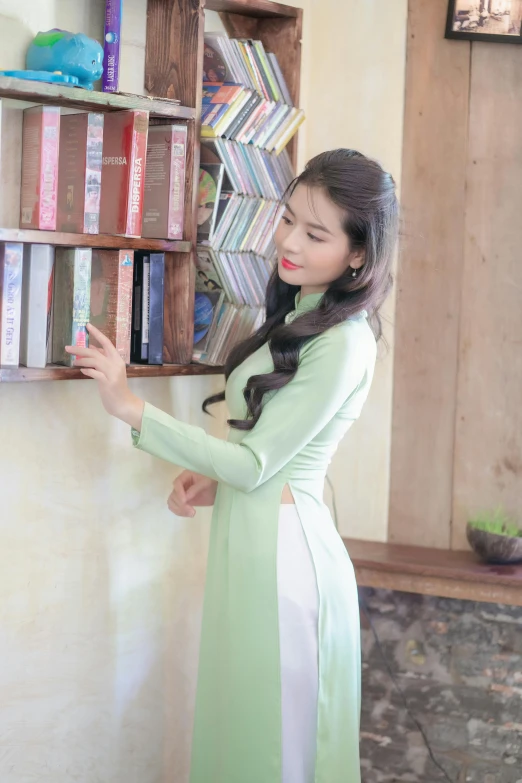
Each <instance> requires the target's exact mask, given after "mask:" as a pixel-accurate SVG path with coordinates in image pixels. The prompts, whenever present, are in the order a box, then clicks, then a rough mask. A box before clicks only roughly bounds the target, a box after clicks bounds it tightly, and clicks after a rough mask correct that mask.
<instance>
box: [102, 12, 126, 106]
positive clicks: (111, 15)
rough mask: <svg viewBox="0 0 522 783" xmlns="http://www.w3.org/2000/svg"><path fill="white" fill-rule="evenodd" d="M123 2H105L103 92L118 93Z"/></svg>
mask: <svg viewBox="0 0 522 783" xmlns="http://www.w3.org/2000/svg"><path fill="white" fill-rule="evenodd" d="M122 5H123V0H106V2H105V28H104V32H103V76H102V90H103V92H118V84H119V75H120V35H121V14H122Z"/></svg>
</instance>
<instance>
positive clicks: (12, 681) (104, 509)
mask: <svg viewBox="0 0 522 783" xmlns="http://www.w3.org/2000/svg"><path fill="white" fill-rule="evenodd" d="M405 2H406V0H401V1H400V3H394V6H395V8H394V13H393V14H392V13H391V12H390V10H389V9H388V5H389V3H386V2H385V0H379V2H378V3H372V4H369V5H368V7H365V8H361V7H360V6H361V5H362V4H360V3H358V2H355V0H351V1H350V2H347V1H346V0H336V1H335V2H334V0H322V1H321V2H319V0H307V2H306V3H305V4H303V3H296V5H301V6H302V5H304V7H305V11H306V12H307V13H306V16H305V30H304V40H303V57H304V60H303V87H302V105H303V106H304V108H305V110H306V111H307V115H308V121H307V123H306V125H305V126H304V129H303V132H302V133H301V137H300V145H299V149H300V156H301V161H304V160H305V159H306V158H308V157H310V156H311V155H312V154H315V153H316V152H318V151H320V150H322V149H326V148H328V147H333V146H335V145H343V146H353V147H357V148H359V149H362V150H363V151H364V152H367V153H369V154H372V155H374V156H376V157H378V158H379V159H380V160H381V161H382V162H383V164H384V165H385V166H387V167H388V168H390V169H391V170H392V171H393V173H394V174H395V175H396V176H398V173H399V169H400V147H401V122H402V90H403V71H404V46H403V44H404V25H405V15H406V11H405ZM103 5H104V4H103V2H102V1H101V0H83V3H82V2H80V0H40V1H39V2H38V3H35V2H33V1H32V0H2V1H1V2H0V42H1V44H2V51H3V56H2V64H3V66H4V67H22V66H23V52H24V51H25V46H26V44H27V42H28V41H29V40H30V38H31V36H32V35H33V34H34V33H35V32H36V31H37V30H39V29H40V30H45V29H49V28H50V27H53V26H60V27H64V28H69V29H82V30H84V31H86V32H89V33H90V34H92V35H98V36H99V35H100V31H101V27H102V23H103ZM379 5H380V6H382V9H380V10H381V11H382V13H380V14H378V13H377V11H376V9H377V7H378V6H379ZM144 9H145V2H144V0H126V2H125V22H124V31H123V33H124V34H123V38H124V47H123V53H122V61H123V62H122V71H123V75H122V88H123V89H125V90H129V91H139V90H140V89H141V87H142V83H143V61H144V34H145V10H144ZM209 17H211V20H210V21H211V24H213V25H214V26H216V25H218V20H217V19H216V17H215V16H214V15H210V14H209ZM212 17H213V20H212ZM10 111H11V110H10ZM325 118H328V119H327V120H325ZM12 127H14V125H13V126H12ZM6 137H7V138H6ZM17 138H18V137H12V136H11V137H10V136H9V132H8V129H6V128H4V137H3V139H2V140H3V142H4V145H3V149H4V153H6V151H7V150H8V153H7V154H4V164H5V165H4V169H3V172H2V189H1V190H2V193H3V196H4V198H3V202H2V205H1V206H0V213H1V214H2V218H3V220H4V224H5V220H6V215H9V214H10V215H13V214H14V215H16V209H13V205H14V206H15V207H16V203H17V196H16V176H17V166H18V164H17V158H16V155H17V154H19V146H18V141H17V140H16V139H17ZM6 140H7V143H8V145H10V146H6V144H5V142H6ZM131 385H132V388H133V390H134V391H135V392H136V393H137V394H139V395H140V396H143V397H145V398H146V399H148V400H150V401H151V402H152V403H153V404H155V405H158V406H159V407H162V408H164V409H166V410H169V411H172V412H173V413H174V414H175V415H177V416H179V417H180V418H182V419H184V420H186V421H190V422H193V423H196V424H198V423H199V424H204V425H205V426H207V427H210V428H211V431H212V432H213V433H214V434H222V433H223V428H222V422H221V420H219V421H217V422H212V420H209V419H208V418H206V417H203V415H202V414H201V413H200V412H199V405H200V401H201V400H202V399H203V397H204V396H205V395H206V394H208V393H209V392H210V391H211V390H212V389H215V388H218V387H219V385H220V381H219V380H212V379H202V378H183V379H181V378H180V379H172V380H168V379H148V380H141V381H138V380H133V381H131ZM390 397H391V356H390V355H389V356H388V357H387V358H386V359H385V360H383V362H382V363H381V365H380V367H379V371H378V373H377V377H376V382H375V386H374V390H373V393H372V398H371V400H370V401H369V403H368V405H367V409H366V411H365V414H364V417H363V419H362V420H361V422H360V423H359V424H358V425H357V427H356V428H355V429H354V430H353V432H352V434H351V436H350V437H349V438H348V440H347V441H346V444H345V445H343V446H342V448H341V449H340V452H339V455H338V456H337V457H336V460H335V462H334V465H333V466H332V472H331V475H332V478H333V480H334V483H335V486H336V492H337V505H338V508H339V511H340V516H341V523H342V529H343V531H344V532H345V533H347V534H350V535H356V536H360V537H371V538H378V539H383V538H385V535H386V519H387V517H386V496H387V491H388V488H387V487H388V478H387V476H388V454H389V408H390ZM0 422H1V438H2V449H1V451H0V535H1V542H2V546H1V549H0V553H1V554H0V659H1V661H2V666H1V668H0V694H1V705H0V744H1V746H2V752H1V753H0V780H1V781H2V783H32V781H38V783H70V781H71V780H77V781H80V782H81V783H92V781H94V780H100V781H107V782H109V781H110V783H113V781H120V780H126V781H128V782H129V783H133V782H135V783H167V782H168V783H172V782H173V781H175V782H176V783H185V781H187V774H188V766H189V748H190V735H191V723H192V712H193V700H194V691H195V681H196V666H197V648H198V642H199V624H200V615H201V605H202V596H203V585H204V570H205V561H206V551H207V542H208V530H209V514H208V513H205V512H199V513H198V517H197V519H196V520H190V521H184V520H181V519H177V518H175V517H173V516H172V515H171V514H169V512H168V511H167V510H166V507H165V499H166V495H167V493H168V491H169V485H170V482H171V480H172V478H173V476H174V474H175V471H174V469H173V468H171V467H170V466H168V465H166V464H163V463H161V462H159V461H155V460H153V459H152V458H149V457H147V456H146V455H144V454H141V453H137V452H135V451H133V450H132V448H131V447H130V443H129V433H128V430H127V428H126V427H125V426H124V425H122V424H120V423H119V422H115V421H112V420H111V419H109V418H108V417H107V416H106V415H105V414H104V411H103V410H102V409H101V406H100V403H99V401H98V399H97V395H96V393H95V390H94V388H93V386H91V384H90V383H89V382H83V381H73V382H63V383H41V384H13V385H9V384H4V385H1V386H0Z"/></svg>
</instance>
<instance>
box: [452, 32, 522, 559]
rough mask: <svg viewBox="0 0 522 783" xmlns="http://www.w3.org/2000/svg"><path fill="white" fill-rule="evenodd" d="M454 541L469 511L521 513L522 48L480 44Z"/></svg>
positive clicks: (460, 538) (475, 61)
mask: <svg viewBox="0 0 522 783" xmlns="http://www.w3.org/2000/svg"><path fill="white" fill-rule="evenodd" d="M471 74H472V76H471V100H470V121H469V126H470V132H469V149H468V155H467V195H466V220H465V246H464V247H465V251H464V277H463V297H462V313H461V330H460V341H459V376H458V392H457V425H456V440H455V468H454V503H453V531H452V539H451V544H452V547H453V548H456V549H459V548H465V547H466V546H467V543H466V538H465V525H466V521H467V517H468V513H469V512H470V511H471V512H474V511H477V510H480V509H483V508H495V507H496V506H498V505H499V504H502V505H503V506H504V507H505V509H506V511H510V512H511V513H515V514H517V512H518V516H519V519H520V520H521V521H522V513H521V512H522V250H521V248H522V217H521V215H522V212H521V210H522V143H521V140H522V50H521V49H520V48H519V47H514V46H505V45H502V44H478V45H477V44H473V50H472V69H471Z"/></svg>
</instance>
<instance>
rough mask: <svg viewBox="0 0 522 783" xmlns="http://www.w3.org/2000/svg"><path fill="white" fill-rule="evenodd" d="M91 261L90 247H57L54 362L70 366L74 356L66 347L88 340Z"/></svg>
mask: <svg viewBox="0 0 522 783" xmlns="http://www.w3.org/2000/svg"><path fill="white" fill-rule="evenodd" d="M91 263H92V250H91V248H84V247H71V248H69V247H58V248H56V261H55V270H54V295H53V329H52V332H53V335H52V360H53V362H54V363H55V364H65V365H66V366H68V367H71V366H72V364H73V362H74V357H73V356H71V355H70V354H68V353H67V352H66V351H65V346H66V345H79V346H86V345H88V343H89V335H88V332H87V323H88V321H89V317H90V300H91Z"/></svg>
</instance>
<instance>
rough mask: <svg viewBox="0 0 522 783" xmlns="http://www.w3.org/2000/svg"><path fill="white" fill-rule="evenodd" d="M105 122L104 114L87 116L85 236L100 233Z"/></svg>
mask: <svg viewBox="0 0 522 783" xmlns="http://www.w3.org/2000/svg"><path fill="white" fill-rule="evenodd" d="M103 121H104V116H103V114H88V115H87V139H86V149H85V198H84V213H83V231H84V233H85V234H98V233H99V231H100V199H101V172H102V149H103Z"/></svg>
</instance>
